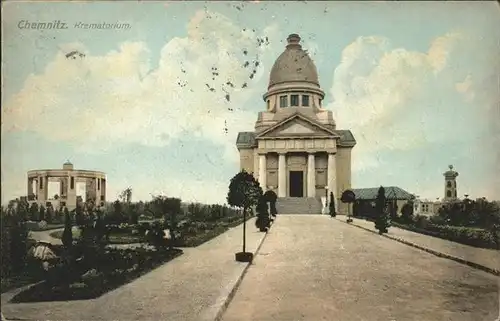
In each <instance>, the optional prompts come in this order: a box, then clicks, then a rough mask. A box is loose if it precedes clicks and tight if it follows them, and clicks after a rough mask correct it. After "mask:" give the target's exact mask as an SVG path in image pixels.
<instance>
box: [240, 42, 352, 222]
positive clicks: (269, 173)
mask: <svg viewBox="0 0 500 321" xmlns="http://www.w3.org/2000/svg"><path fill="white" fill-rule="evenodd" d="M287 41H288V45H287V46H286V49H285V51H284V52H283V53H282V54H281V55H280V57H279V58H278V59H277V60H276V62H275V64H274V66H273V68H272V70H271V75H270V80H269V87H268V90H267V92H266V93H265V94H264V97H263V98H264V101H265V102H266V106H267V108H266V111H262V112H259V115H258V119H257V121H256V123H255V131H253V132H240V133H239V134H238V138H237V142H236V145H237V147H238V150H239V152H240V167H241V169H245V170H246V171H247V172H251V173H253V174H254V176H255V177H256V179H257V180H258V181H259V183H260V185H261V187H262V189H263V190H264V191H266V190H275V191H276V192H277V194H278V197H279V198H286V197H294V198H315V199H318V201H319V199H320V198H321V197H324V196H325V194H326V192H327V191H328V192H333V193H334V195H335V198H336V199H337V200H339V199H340V195H341V193H342V192H343V191H344V190H346V189H348V188H350V187H351V150H352V148H353V147H354V145H355V144H356V141H355V139H354V137H353V135H352V133H351V132H350V131H349V130H338V129H337V128H336V123H335V120H334V119H333V113H332V111H331V110H328V109H325V108H324V107H323V106H322V101H323V99H324V96H325V94H324V92H323V91H322V90H321V88H320V86H319V80H318V74H317V71H316V67H315V66H314V63H313V62H312V60H311V59H310V58H309V56H308V55H307V53H306V52H305V51H304V50H302V47H301V45H300V43H299V42H300V37H299V36H298V35H295V34H292V35H290V36H289V37H288V39H287ZM335 203H336V206H337V207H338V208H339V210H340V211H341V212H342V210H343V204H340V202H339V201H337V202H335Z"/></svg>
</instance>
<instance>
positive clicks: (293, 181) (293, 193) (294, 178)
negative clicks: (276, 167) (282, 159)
mask: <svg viewBox="0 0 500 321" xmlns="http://www.w3.org/2000/svg"><path fill="white" fill-rule="evenodd" d="M289 182H290V197H304V172H303V171H290V177H289Z"/></svg>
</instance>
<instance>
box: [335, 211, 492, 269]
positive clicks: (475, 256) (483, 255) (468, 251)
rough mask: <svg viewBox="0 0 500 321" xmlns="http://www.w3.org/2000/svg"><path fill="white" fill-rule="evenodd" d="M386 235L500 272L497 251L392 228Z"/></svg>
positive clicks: (372, 226)
mask: <svg viewBox="0 0 500 321" xmlns="http://www.w3.org/2000/svg"><path fill="white" fill-rule="evenodd" d="M338 219H339V220H342V221H345V220H346V217H342V216H340V217H339V218H338ZM351 224H354V225H358V226H361V227H363V228H366V229H369V230H371V231H377V230H376V229H375V223H373V222H370V221H366V220H362V219H357V218H354V221H353V222H352V223H351ZM377 233H378V232H377ZM386 235H387V236H389V237H393V238H396V239H400V240H403V241H407V242H410V243H412V244H416V245H418V246H421V247H424V248H427V249H431V250H434V251H436V252H439V253H443V254H446V255H449V256H453V257H456V258H459V259H462V260H464V261H468V262H472V263H475V264H479V265H482V266H485V267H487V268H488V269H491V270H497V271H498V270H500V251H497V250H491V249H482V248H477V247H473V246H469V245H464V244H460V243H456V242H452V241H448V240H443V239H440V238H438V237H433V236H428V235H424V234H420V233H416V232H412V231H408V230H405V229H401V228H398V227H394V226H391V227H390V228H389V232H388V233H387V234H386Z"/></svg>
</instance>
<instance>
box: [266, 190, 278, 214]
mask: <svg viewBox="0 0 500 321" xmlns="http://www.w3.org/2000/svg"><path fill="white" fill-rule="evenodd" d="M264 197H265V198H266V199H267V201H268V202H269V209H270V214H271V216H272V217H276V215H277V214H278V210H277V209H276V201H277V200H278V195H276V193H275V192H274V191H271V190H269V191H266V192H265V193H264Z"/></svg>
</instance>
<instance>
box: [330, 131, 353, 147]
mask: <svg viewBox="0 0 500 321" xmlns="http://www.w3.org/2000/svg"><path fill="white" fill-rule="evenodd" d="M335 132H336V133H337V135H339V136H340V139H339V144H340V145H352V144H356V139H355V138H354V135H353V134H352V132H351V131H350V130H345V129H344V130H335Z"/></svg>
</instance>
